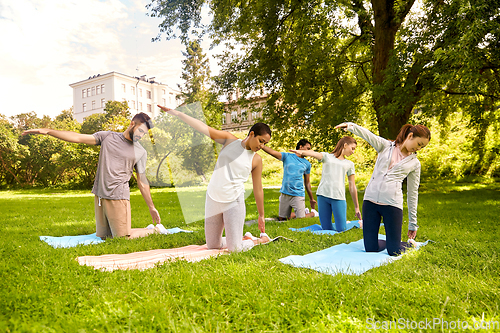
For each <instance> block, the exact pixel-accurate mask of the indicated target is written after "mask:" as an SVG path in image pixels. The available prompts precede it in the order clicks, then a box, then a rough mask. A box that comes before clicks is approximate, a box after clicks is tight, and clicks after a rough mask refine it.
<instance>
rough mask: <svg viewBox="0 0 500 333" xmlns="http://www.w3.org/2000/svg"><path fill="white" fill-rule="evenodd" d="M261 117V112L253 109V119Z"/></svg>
mask: <svg viewBox="0 0 500 333" xmlns="http://www.w3.org/2000/svg"><path fill="white" fill-rule="evenodd" d="M259 117H260V112H258V111H253V112H252V120H255V119H257V118H259Z"/></svg>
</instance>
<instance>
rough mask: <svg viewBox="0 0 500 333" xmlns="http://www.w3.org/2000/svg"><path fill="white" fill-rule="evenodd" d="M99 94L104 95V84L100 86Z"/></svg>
mask: <svg viewBox="0 0 500 333" xmlns="http://www.w3.org/2000/svg"><path fill="white" fill-rule="evenodd" d="M101 94H104V84H101Z"/></svg>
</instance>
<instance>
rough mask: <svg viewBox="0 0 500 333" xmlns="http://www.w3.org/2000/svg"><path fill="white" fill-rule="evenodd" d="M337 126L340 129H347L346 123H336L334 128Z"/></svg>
mask: <svg viewBox="0 0 500 333" xmlns="http://www.w3.org/2000/svg"><path fill="white" fill-rule="evenodd" d="M337 128H340V129H343V130H344V131H347V124H346V123H342V124H338V125H337V126H335V129H337Z"/></svg>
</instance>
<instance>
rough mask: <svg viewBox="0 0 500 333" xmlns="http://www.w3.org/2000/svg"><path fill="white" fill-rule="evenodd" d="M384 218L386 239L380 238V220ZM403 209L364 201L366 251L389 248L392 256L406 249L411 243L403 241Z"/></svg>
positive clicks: (378, 250)
mask: <svg viewBox="0 0 500 333" xmlns="http://www.w3.org/2000/svg"><path fill="white" fill-rule="evenodd" d="M382 218H383V220H384V226H385V235H386V241H385V240H381V239H378V231H379V229H380V221H381V219H382ZM402 226H403V211H402V210H401V209H399V208H397V207H394V206H389V205H377V204H375V203H373V202H371V201H366V200H365V201H363V239H364V243H365V251H366V252H380V251H383V250H384V249H385V248H387V252H388V253H389V255H391V256H396V255H398V254H401V253H403V252H405V251H406V249H407V248H408V247H410V246H411V245H410V244H408V243H406V242H401V228H402Z"/></svg>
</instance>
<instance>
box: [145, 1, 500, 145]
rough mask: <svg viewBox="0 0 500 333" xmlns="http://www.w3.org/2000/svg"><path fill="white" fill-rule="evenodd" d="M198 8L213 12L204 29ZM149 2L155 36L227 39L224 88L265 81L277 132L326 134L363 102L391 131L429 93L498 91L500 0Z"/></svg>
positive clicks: (491, 94)
mask: <svg viewBox="0 0 500 333" xmlns="http://www.w3.org/2000/svg"><path fill="white" fill-rule="evenodd" d="M203 5H208V6H209V7H210V9H211V11H212V13H213V18H212V21H211V22H210V24H209V26H207V27H204V26H203V25H202V23H201V22H202V20H201V10H202V7H203ZM148 8H149V10H150V15H151V16H156V17H162V18H163V19H164V21H163V22H162V23H161V24H160V34H159V35H158V36H157V37H156V39H159V38H160V37H161V35H162V34H165V35H166V36H167V38H173V37H176V36H175V34H174V32H175V29H174V28H178V30H179V31H180V37H181V38H182V39H184V40H185V39H187V37H188V36H189V33H190V32H191V31H192V29H193V28H202V29H204V28H205V29H206V30H208V31H209V33H210V36H211V38H212V39H213V40H214V43H216V44H218V43H226V44H228V45H230V47H229V48H228V51H226V52H225V53H224V54H222V55H221V64H222V71H221V75H220V76H219V78H218V83H219V85H220V86H221V89H222V90H231V89H234V86H235V85H239V86H240V88H242V89H243V91H247V92H248V91H250V90H252V89H254V88H255V87H256V86H257V85H259V84H262V85H263V86H264V87H265V89H266V90H267V91H270V92H271V95H270V99H269V102H268V112H267V116H268V117H269V118H270V120H271V122H272V123H273V125H274V127H276V128H278V129H283V128H286V127H287V126H290V124H291V123H292V124H296V125H297V126H301V127H305V128H318V126H321V128H323V132H321V133H319V134H322V135H327V134H328V133H330V132H331V126H333V125H335V123H336V122H339V121H344V120H349V119H352V120H355V119H356V117H359V114H360V111H363V110H366V109H368V110H369V111H370V110H371V111H370V113H371V114H373V116H374V120H375V121H376V123H377V124H378V129H379V133H380V134H381V135H382V136H385V137H388V138H395V136H396V134H397V132H398V131H399V129H400V127H401V126H402V125H403V124H404V123H406V122H407V121H408V119H409V118H410V117H411V115H412V112H413V111H415V109H417V108H418V109H420V110H423V111H428V109H426V108H424V107H422V106H421V105H420V102H421V100H422V99H423V98H425V97H427V99H432V97H429V95H431V96H432V95H434V96H436V95H445V96H449V97H459V98H461V97H463V96H466V97H467V96H476V97H477V98H478V99H481V100H482V99H483V98H484V97H485V96H488V97H487V98H489V99H491V100H492V101H495V102H496V101H497V100H498V99H499V97H500V96H499V93H498V90H496V88H494V89H492V87H496V86H497V85H498V82H499V76H498V70H499V68H500V57H499V52H500V51H499V48H498V41H499V36H500V25H499V8H500V1H499V0H422V1H419V2H416V1H415V0H400V1H395V0H371V1H364V0H347V1H346V0H313V1H301V0H289V1H283V0H270V1H235V0H206V1H202V0H153V1H152V2H151V4H149V5H148ZM235 46H238V47H235ZM234 50H239V52H236V51H234ZM488 103H490V104H491V102H488ZM474 105H476V104H474ZM480 109H484V107H482V106H481V107H480ZM478 110H479V109H478ZM432 112H436V111H435V110H433V111H432Z"/></svg>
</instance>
